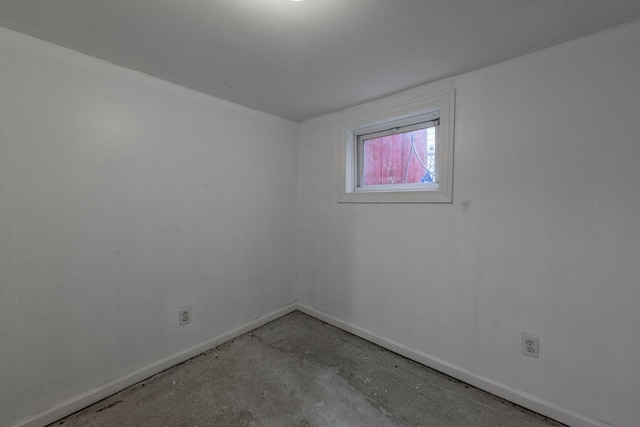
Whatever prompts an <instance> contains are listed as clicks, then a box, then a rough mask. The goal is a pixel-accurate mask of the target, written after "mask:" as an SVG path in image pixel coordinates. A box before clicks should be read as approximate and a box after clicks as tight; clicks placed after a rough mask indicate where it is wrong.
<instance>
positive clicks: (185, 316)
mask: <svg viewBox="0 0 640 427" xmlns="http://www.w3.org/2000/svg"><path fill="white" fill-rule="evenodd" d="M189 322H191V306H190V305H189V306H187V307H182V308H181V309H180V326H182V325H186V324H187V323H189Z"/></svg>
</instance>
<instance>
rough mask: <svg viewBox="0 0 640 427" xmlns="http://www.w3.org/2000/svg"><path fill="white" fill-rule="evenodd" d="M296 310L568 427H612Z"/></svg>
mask: <svg viewBox="0 0 640 427" xmlns="http://www.w3.org/2000/svg"><path fill="white" fill-rule="evenodd" d="M296 309H298V310H300V311H301V312H303V313H305V314H308V315H309V316H312V317H315V318H316V319H318V320H322V321H323V322H326V323H328V324H330V325H333V326H335V327H337V328H340V329H342V330H344V331H346V332H349V333H352V334H353V335H356V336H359V337H360V338H364V339H365V340H367V341H370V342H372V343H374V344H377V345H379V346H381V347H384V348H386V349H388V350H391V351H393V352H395V353H398V354H400V355H402V356H404V357H406V358H408V359H411V360H415V361H416V362H418V363H421V364H423V365H425V366H428V367H430V368H433V369H435V370H437V371H440V372H442V373H445V374H447V375H449V376H451V377H453V378H456V379H458V380H460V381H463V382H465V383H467V384H470V385H472V386H474V387H477V388H479V389H481V390H484V391H487V392H489V393H491V394H493V395H496V396H499V397H501V398H503V399H505V400H508V401H510V402H513V403H515V404H517V405H520V406H522V407H524V408H527V409H529V410H531V411H534V412H537V413H539V414H541V415H544V416H546V417H549V418H552V419H554V420H556V421H559V422H561V423H564V424H567V425H569V426H573V427H611V425H610V424H604V423H602V422H600V421H597V420H594V419H592V418H589V417H586V416H584V415H582V414H579V413H577V412H574V411H571V410H569V409H566V408H562V407H560V406H558V405H555V404H553V403H551V402H547V401H546V400H543V399H540V398H538V397H536V396H533V395H530V394H528V393H525V392H522V391H519V390H516V389H513V388H511V387H509V386H507V385H505V384H502V383H499V382H497V381H494V380H492V379H490V378H487V377H483V376H482V375H478V374H476V373H473V372H471V371H468V370H467V369H464V368H462V367H460V366H456V365H454V364H452V363H449V362H446V361H444V360H441V359H438V358H437V357H433V356H430V355H428V354H425V353H422V352H421V351H417V350H413V349H410V348H408V347H406V346H404V345H402V344H400V343H397V342H395V341H391V340H389V339H386V338H382V337H380V336H378V335H376V334H374V333H373V332H371V331H368V330H366V329H363V328H360V327H359V326H356V325H354V324H352V323H349V322H345V321H342V320H340V319H337V318H335V317H333V316H332V315H330V314H327V313H324V312H321V311H318V310H316V309H314V308H311V307H309V306H306V305H304V304H300V303H298V304H296Z"/></svg>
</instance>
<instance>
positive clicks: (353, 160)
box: [338, 89, 455, 203]
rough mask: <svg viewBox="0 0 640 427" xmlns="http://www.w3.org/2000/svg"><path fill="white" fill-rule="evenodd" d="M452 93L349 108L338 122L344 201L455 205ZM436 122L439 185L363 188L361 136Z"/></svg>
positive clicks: (341, 183) (376, 102)
mask: <svg viewBox="0 0 640 427" xmlns="http://www.w3.org/2000/svg"><path fill="white" fill-rule="evenodd" d="M454 99H455V93H454V90H453V89H451V90H447V91H444V92H440V93H437V94H432V95H424V96H420V97H417V98H416V97H413V98H411V100H410V101H404V102H403V101H398V100H396V97H390V98H389V99H386V100H379V101H374V102H372V103H370V104H366V105H365V106H361V107H356V108H355V109H352V110H347V111H346V112H345V113H343V114H342V116H341V118H340V125H339V132H340V141H341V167H340V172H341V176H340V189H341V191H340V194H339V197H338V202H340V203H451V202H453V131H454ZM435 119H438V121H439V125H438V126H437V131H436V132H437V134H436V174H437V180H438V183H437V184H406V185H404V184H391V185H375V186H360V185H359V173H360V172H359V171H360V165H361V162H362V157H360V154H361V151H362V150H361V148H360V147H359V144H360V142H359V136H361V135H365V134H371V133H373V132H378V131H384V130H388V129H391V128H396V127H401V126H407V125H410V124H414V123H420V122H425V121H431V120H435Z"/></svg>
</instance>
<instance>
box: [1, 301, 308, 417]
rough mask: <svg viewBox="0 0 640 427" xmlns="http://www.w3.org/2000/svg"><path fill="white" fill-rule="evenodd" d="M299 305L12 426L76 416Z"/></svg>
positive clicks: (260, 319) (268, 315)
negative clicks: (77, 412)
mask: <svg viewBox="0 0 640 427" xmlns="http://www.w3.org/2000/svg"><path fill="white" fill-rule="evenodd" d="M296 308H297V305H296V304H290V305H288V306H286V307H283V308H281V309H279V310H276V311H273V312H271V313H269V314H267V315H265V316H262V317H260V318H258V319H256V320H254V321H251V322H249V323H246V324H244V325H242V326H240V327H238V328H235V329H233V330H231V331H229V332H225V333H224V334H222V335H218V336H217V337H215V338H212V339H210V340H207V341H205V342H203V343H200V344H197V345H195V346H193V347H191V348H188V349H186V350H184V351H181V352H179V353H176V354H174V355H171V356H169V357H166V358H164V359H161V360H158V361H157V362H154V363H152V364H150V365H147V366H145V367H143V368H140V369H138V370H137V371H135V372H132V373H131V374H129V375H126V376H124V377H121V378H118V379H116V380H113V381H111V382H109V383H106V384H104V385H102V386H100V387H96V388H94V389H93V390H89V391H87V392H86V393H83V394H81V395H78V396H76V397H74V398H72V399H70V400H68V401H66V402H64V403H61V404H60V405H58V406H55V407H53V408H51V409H48V410H46V411H43V412H41V413H39V414H36V415H33V416H30V417H28V418H25V419H23V420H21V421H18V422H17V423H15V424H12V425H11V426H10V427H42V426H46V425H48V424H50V423H53V422H55V421H57V420H59V419H60V418H64V417H66V416H68V415H71V414H73V413H74V412H76V411H79V410H80V409H83V408H85V407H87V406H89V405H92V404H94V403H96V402H98V401H100V400H102V399H105V398H107V397H109V396H111V395H112V394H114V393H117V392H119V391H121V390H124V389H125V388H127V387H129V386H132V385H134V384H136V383H138V382H140V381H143V380H145V379H147V378H149V377H151V376H153V375H155V374H157V373H159V372H162V371H164V370H165V369H168V368H170V367H172V366H175V365H177V364H179V363H182V362H184V361H186V360H189V359H191V358H193V357H195V356H197V355H199V354H200V353H203V352H205V351H207V350H210V349H212V348H214V347H216V346H217V345H220V344H222V343H224V342H226V341H229V340H232V339H234V338H236V337H238V336H240V335H242V334H244V333H246V332H249V331H251V330H253V329H255V328H258V327H260V326H262V325H264V324H266V323H269V322H271V321H272V320H275V319H277V318H279V317H282V316H284V315H286V314H289V313H291V312H292V311H294V310H296Z"/></svg>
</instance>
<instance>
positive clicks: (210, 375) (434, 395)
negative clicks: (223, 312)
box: [52, 312, 562, 427]
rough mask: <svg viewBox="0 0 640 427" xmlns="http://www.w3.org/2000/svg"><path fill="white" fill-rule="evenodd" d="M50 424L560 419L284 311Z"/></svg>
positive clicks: (539, 422) (537, 422)
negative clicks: (205, 350)
mask: <svg viewBox="0 0 640 427" xmlns="http://www.w3.org/2000/svg"><path fill="white" fill-rule="evenodd" d="M58 425H65V426H83V427H84V426H154V427H155V426H185V427H186V426H191V427H195V426H367V427H371V426H456V427H457V426H561V425H562V424H559V423H557V422H555V421H552V420H549V419H546V418H544V417H542V416H540V415H538V414H535V413H533V412H530V411H527V410H525V409H523V408H521V407H518V406H516V405H514V404H512V403H509V402H507V401H505V400H502V399H500V398H497V397H495V396H493V395H490V394H488V393H485V392H483V391H481V390H478V389H476V388H474V387H471V386H469V385H466V384H464V383H461V382H459V381H457V380H455V379H453V378H450V377H448V376H446V375H444V374H441V373H439V372H437V371H434V370H432V369H429V368H427V367H425V366H423V365H420V364H418V363H415V362H413V361H410V360H408V359H406V358H403V357H402V356H399V355H397V354H395V353H392V352H390V351H388V350H385V349H383V348H381V347H378V346H377V345H375V344H372V343H370V342H368V341H365V340H362V339H360V338H358V337H355V336H353V335H351V334H349V333H346V332H344V331H341V330H340V329H336V328H334V327H332V326H330V325H327V324H326V323H323V322H320V321H318V320H316V319H314V318H312V317H309V316H307V315H305V314H303V313H300V312H293V313H291V314H289V315H287V316H284V317H282V318H280V319H278V320H275V321H274V322H271V323H269V324H267V325H265V326H263V327H261V328H258V329H256V330H254V331H252V332H249V333H247V334H245V335H242V336H240V337H239V338H237V339H235V340H232V341H229V342H227V343H225V344H222V345H220V346H218V347H216V348H215V349H213V350H211V351H208V352H206V353H203V354H202V355H200V356H197V357H195V358H193V359H191V360H189V361H187V362H185V363H182V364H180V365H178V366H175V367H173V368H171V369H168V370H166V371H164V372H161V373H160V374H158V375H155V376H153V377H151V378H149V379H147V380H145V381H143V382H141V383H138V384H136V385H134V386H132V387H129V388H128V389H126V390H123V391H122V392H120V393H117V394H115V395H113V396H111V397H109V398H107V399H105V400H103V401H101V402H98V403H96V404H94V405H92V406H89V407H87V408H85V409H83V410H82V411H80V412H77V413H75V414H73V415H71V416H69V417H67V418H65V419H62V420H60V421H58V422H56V423H54V424H52V426H58Z"/></svg>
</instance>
